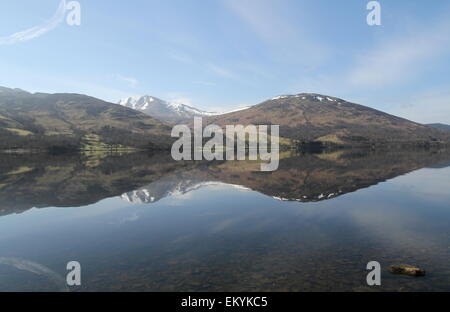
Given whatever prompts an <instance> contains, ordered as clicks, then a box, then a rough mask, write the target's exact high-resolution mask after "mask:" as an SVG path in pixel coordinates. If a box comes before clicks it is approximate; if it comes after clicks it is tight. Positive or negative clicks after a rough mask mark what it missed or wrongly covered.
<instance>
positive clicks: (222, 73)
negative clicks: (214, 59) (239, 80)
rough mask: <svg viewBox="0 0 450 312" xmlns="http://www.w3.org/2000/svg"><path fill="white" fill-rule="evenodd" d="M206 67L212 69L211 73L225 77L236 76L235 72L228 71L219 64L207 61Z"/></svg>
mask: <svg viewBox="0 0 450 312" xmlns="http://www.w3.org/2000/svg"><path fill="white" fill-rule="evenodd" d="M208 69H209V70H210V71H212V72H213V73H215V74H217V75H219V76H222V77H225V78H236V76H235V74H234V73H232V72H231V71H229V70H228V69H225V68H223V67H221V66H219V65H216V64H213V63H209V64H208Z"/></svg>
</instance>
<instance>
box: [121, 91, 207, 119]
mask: <svg viewBox="0 0 450 312" xmlns="http://www.w3.org/2000/svg"><path fill="white" fill-rule="evenodd" d="M118 104H120V105H122V106H125V107H129V108H132V109H135V110H138V111H141V112H143V113H145V114H147V115H150V116H152V117H153V118H156V119H159V120H162V121H169V122H179V121H183V120H189V119H192V118H194V117H196V116H199V117H205V116H213V115H216V113H211V112H205V111H202V110H199V109H197V108H195V107H192V106H189V105H186V104H180V103H169V102H166V101H163V100H161V99H158V98H156V97H153V96H149V95H144V96H132V97H128V98H126V99H122V100H120V101H119V103H118Z"/></svg>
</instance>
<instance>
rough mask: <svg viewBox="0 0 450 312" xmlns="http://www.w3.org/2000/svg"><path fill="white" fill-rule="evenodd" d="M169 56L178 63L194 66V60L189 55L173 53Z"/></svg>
mask: <svg viewBox="0 0 450 312" xmlns="http://www.w3.org/2000/svg"><path fill="white" fill-rule="evenodd" d="M168 56H169V57H170V58H171V59H173V60H175V61H177V62H180V63H183V64H187V65H192V64H194V60H193V59H192V58H191V57H190V56H189V55H187V54H185V53H182V52H179V51H177V52H175V51H171V52H169V54H168Z"/></svg>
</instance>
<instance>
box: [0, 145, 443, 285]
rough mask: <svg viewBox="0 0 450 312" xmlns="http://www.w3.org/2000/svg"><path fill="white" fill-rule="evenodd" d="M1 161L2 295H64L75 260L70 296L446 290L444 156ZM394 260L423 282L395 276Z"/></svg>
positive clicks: (356, 153)
mask: <svg viewBox="0 0 450 312" xmlns="http://www.w3.org/2000/svg"><path fill="white" fill-rule="evenodd" d="M1 158H2V162H0V291H2V290H20V291H23V290H26V291H27V290H31V291H35V290H63V289H65V288H64V287H62V286H63V285H61V283H60V280H61V279H63V278H64V276H65V274H66V269H65V266H66V264H67V262H68V261H73V260H76V261H80V263H81V265H82V269H83V275H82V276H83V283H82V286H81V287H79V288H70V289H69V290H72V291H74V290H85V291H97V290H103V291H117V290H124V291H129V290H144V291H261V290H262V291H264V290H266V291H283V290H290V291H373V290H381V291H402V290H405V291H416V290H426V291H428V290H432V291H433V290H444V291H450V266H449V262H448V256H449V252H450V235H449V232H448V231H449V228H450V211H449V210H448V202H449V201H450V194H449V192H448V189H449V187H450V168H448V165H449V164H450V152H449V151H445V150H415V151H392V152H386V151H371V150H339V151H335V152H333V153H320V154H295V153H283V155H282V159H281V160H280V166H279V169H278V170H276V171H274V172H268V173H267V172H266V173H263V172H260V171H259V169H260V167H259V163H257V162H252V161H222V162H206V161H205V162H203V161H201V162H188V161H186V162H183V161H182V162H176V161H173V160H172V159H171V158H170V155H169V156H168V155H165V154H140V153H135V154H126V155H109V156H104V157H99V156H75V155H72V156H70V157H69V156H67V155H59V156H56V155H55V156H49V155H26V154H24V155H6V154H5V155H2V156H1ZM422 168H423V169H422ZM418 169H422V170H418ZM407 173H409V174H407ZM402 175H404V176H402ZM381 182H385V183H381ZM130 202H131V203H132V204H130ZM63 207H64V208H63ZM33 208H37V209H33ZM44 208H45V209H44ZM150 208H151V209H150ZM2 259H3V260H2ZM373 260H376V261H379V262H380V263H381V265H382V268H383V272H382V286H381V287H378V288H371V287H369V286H367V284H366V282H365V278H366V274H367V271H366V268H365V266H366V264H367V263H368V262H369V261H373ZM397 263H409V264H413V265H418V266H421V267H424V268H425V269H426V270H427V276H425V277H423V278H417V279H415V278H410V277H405V276H394V275H391V274H389V273H388V272H387V267H388V266H389V265H391V264H397ZM24 264H27V265H24ZM42 272H50V273H51V274H50V273H49V274H47V273H45V274H43V273H42ZM56 277H58V278H56Z"/></svg>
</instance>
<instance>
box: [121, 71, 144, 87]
mask: <svg viewBox="0 0 450 312" xmlns="http://www.w3.org/2000/svg"><path fill="white" fill-rule="evenodd" d="M116 79H118V80H120V81H123V82H126V83H127V84H128V85H129V86H130V87H131V88H136V87H137V85H138V83H139V81H138V80H137V79H136V78H134V77H125V76H122V75H120V74H116Z"/></svg>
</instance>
